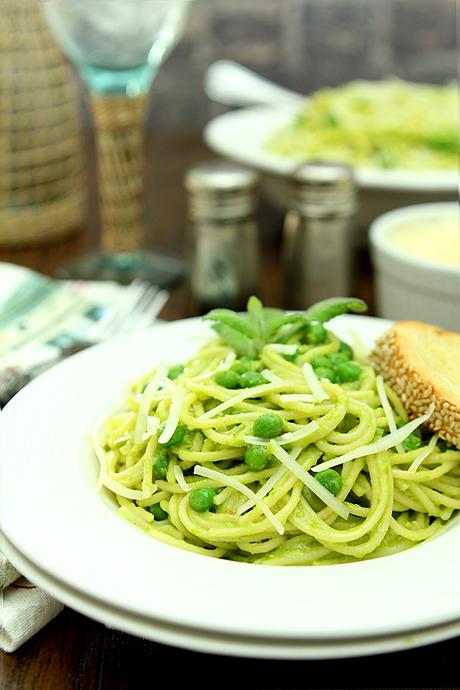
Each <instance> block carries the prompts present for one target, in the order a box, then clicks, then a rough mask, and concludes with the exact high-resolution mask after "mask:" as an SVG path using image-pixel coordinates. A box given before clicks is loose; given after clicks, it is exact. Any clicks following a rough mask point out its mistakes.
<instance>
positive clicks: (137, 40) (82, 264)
mask: <svg viewBox="0 0 460 690" xmlns="http://www.w3.org/2000/svg"><path fill="white" fill-rule="evenodd" d="M191 1H192V0H42V7H43V10H44V14H45V17H46V19H47V21H48V24H49V26H50V28H51V30H52V32H53V34H54V36H55V38H56V40H57V42H58V44H59V45H60V46H61V48H62V50H63V52H64V53H65V54H66V55H67V57H68V58H69V59H70V60H71V61H72V63H73V64H74V65H75V66H76V68H77V70H78V72H79V74H80V76H81V78H82V80H83V82H84V83H85V85H86V86H87V92H88V100H89V104H90V108H91V113H92V117H93V121H94V127H95V139H96V152H97V163H98V175H99V200H100V216H101V240H100V251H99V252H96V253H94V254H89V255H85V256H82V257H77V258H76V259H73V260H71V261H70V262H68V263H67V264H66V265H64V266H63V267H61V270H60V275H61V276H65V277H72V278H83V279H111V280H117V281H119V282H129V281H131V280H132V279H133V278H141V279H143V280H147V281H149V282H152V283H155V284H157V285H160V286H162V287H167V286H171V285H172V284H174V283H175V282H177V281H178V280H180V278H181V277H182V276H183V273H184V266H183V262H182V261H180V260H179V259H175V258H173V257H169V256H164V255H159V254H156V253H154V252H149V251H145V250H143V249H142V237H143V143H142V140H143V133H144V123H145V117H146V113H147V108H148V103H149V95H150V87H151V85H152V82H153V80H154V78H155V76H156V74H157V72H158V70H159V68H160V66H161V64H162V62H163V61H164V60H165V58H166V57H167V56H168V55H169V53H170V52H171V50H172V49H173V48H174V46H175V45H176V43H177V42H178V40H179V38H180V37H181V35H182V32H183V30H184V27H185V24H186V19H187V12H188V8H189V5H190V3H191Z"/></svg>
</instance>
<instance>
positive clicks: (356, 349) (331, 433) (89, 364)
mask: <svg viewBox="0 0 460 690" xmlns="http://www.w3.org/2000/svg"><path fill="white" fill-rule="evenodd" d="M365 308H366V306H365V304H364V303H363V302H361V300H356V299H345V298H339V299H332V300H326V301H324V302H321V303H318V304H317V305H313V306H312V307H310V308H309V309H308V310H307V311H306V312H303V313H296V314H292V313H285V312H282V311H280V310H276V309H266V308H265V309H264V308H263V306H262V304H261V303H260V301H259V300H258V299H257V298H255V297H253V298H251V299H250V301H249V303H248V311H247V312H246V313H244V314H235V313H234V312H230V311H228V310H224V309H220V310H214V311H213V312H211V313H210V314H209V315H208V316H207V318H206V319H188V320H184V321H178V322H175V323H171V324H161V325H158V326H156V327H155V328H153V329H152V330H151V332H149V333H147V334H146V335H145V336H143V337H142V338H141V339H140V338H138V337H137V338H133V337H123V338H120V339H118V340H116V341H112V342H111V343H107V344H103V345H99V346H96V347H94V348H91V349H89V350H87V351H86V352H82V353H80V354H78V355H75V356H74V357H72V358H70V359H69V360H67V361H65V362H63V363H61V364H60V365H58V366H56V367H55V368H53V369H52V370H50V371H48V372H46V373H45V374H43V375H42V376H41V377H39V378H38V379H36V380H35V381H33V382H32V383H31V384H29V385H28V386H27V387H26V388H25V389H24V390H23V391H22V392H20V393H19V394H18V395H17V396H16V397H15V398H14V399H13V400H12V401H11V402H10V403H9V404H8V405H7V407H6V408H5V410H4V411H3V412H2V435H1V443H2V446H1V463H2V467H1V472H2V485H1V492H2V496H1V499H2V503H1V505H2V509H1V520H2V525H1V527H2V531H3V533H4V535H5V537H6V538H7V540H9V542H10V543H11V544H12V545H13V546H14V548H15V549H16V550H17V551H18V552H19V553H21V554H22V555H23V556H24V558H25V559H29V560H30V562H32V563H33V564H35V566H36V567H37V568H39V569H41V570H42V571H43V572H46V573H48V574H49V575H50V576H52V578H53V579H55V580H56V581H59V582H60V583H61V584H62V585H63V586H65V587H67V588H72V589H73V590H74V591H77V592H80V593H81V594H82V595H83V596H85V597H88V598H91V600H94V601H97V602H100V603H101V606H105V607H107V606H109V607H110V606H111V607H116V609H117V611H119V612H121V615H122V613H123V611H124V612H125V613H126V616H128V615H129V616H133V615H134V616H139V617H142V618H143V619H148V620H150V621H151V622H154V621H157V622H158V625H160V624H169V625H174V626H179V627H180V628H182V629H184V630H185V629H195V630H198V631H201V632H202V633H203V634H204V631H206V633H211V634H212V633H214V634H216V635H219V634H220V635H238V636H244V637H246V638H247V639H248V640H254V639H256V638H257V639H262V640H267V641H268V640H272V641H273V640H278V641H280V644H281V641H284V642H287V641H289V640H291V641H293V640H297V641H299V640H305V641H308V640H313V639H314V640H320V641H323V642H325V641H327V640H343V641H345V640H349V639H351V638H356V639H357V638H359V639H363V638H366V637H367V636H369V637H372V636H374V637H375V636H385V635H395V634H398V635H402V634H406V633H407V634H409V633H410V632H411V631H412V632H415V631H417V630H421V629H423V628H428V627H430V626H439V625H444V624H451V623H454V622H455V621H457V620H458V619H460V581H459V578H458V573H459V572H460V525H459V520H458V514H459V511H460V451H459V450H458V449H457V445H458V437H457V427H459V426H460V423H459V422H458V419H457V417H456V416H455V414H456V413H455V410H454V412H452V409H451V408H449V409H448V412H446V405H445V403H446V400H445V395H444V398H442V400H441V401H440V400H439V399H438V397H437V389H436V386H434V387H433V386H432V384H431V383H430V382H427V383H426V385H425V384H424V383H423V380H422V379H423V377H422V374H423V371H422V370H421V373H420V372H418V373H417V372H416V374H417V375H415V374H414V376H413V378H411V372H412V374H413V373H414V372H413V370H412V369H411V363H410V362H409V364H407V362H405V360H404V361H402V360H401V357H402V354H401V353H402V345H403V344H404V343H405V342H407V341H408V340H410V338H411V337H412V335H411V332H409V331H410V329H409V326H407V327H405V326H404V324H402V326H401V328H400V329H399V330H398V327H397V326H396V327H394V326H392V324H391V323H390V322H388V321H384V320H381V319H375V318H370V317H366V316H362V315H361V313H362V312H363V311H364V310H365ZM346 312H355V313H354V314H349V313H346ZM413 328H415V326H413ZM404 329H406V330H404ZM427 329H428V327H426V329H425V330H423V331H422V334H421V335H420V334H419V333H418V332H417V334H416V337H414V338H413V340H414V341H415V342H419V341H420V342H423V339H424V338H425V337H428V336H429V337H432V336H433V334H432V333H431V332H429V333H428V332H427ZM438 330H439V329H438ZM442 335H443V336H444V335H445V338H446V339H445V340H443V341H442V342H443V343H445V342H447V345H446V347H451V346H452V345H451V343H450V340H449V337H450V336H452V337H459V336H453V335H452V334H442ZM393 336H394V337H393ZM436 337H437V334H436ZM439 337H441V336H439ZM398 338H399V340H398ZM395 342H397V343H399V345H401V347H399V349H398V348H397V347H396V345H395ZM376 343H377V345H376ZM392 348H393V349H392ZM371 351H372V354H371V355H370V356H369V353H370V352H371ZM395 353H396V354H395ZM416 354H417V353H416ZM419 354H420V353H418V355H419ZM393 355H394V356H396V355H398V356H400V359H399V360H398V359H396V364H395V367H393V369H392V359H391V357H393ZM418 355H417V356H418ZM456 356H458V355H456ZM420 367H421V365H420ZM421 377H422V378H421ZM433 380H434V374H433ZM390 384H391V385H390ZM401 386H402V387H401ZM417 386H418V387H417ZM411 391H412V393H411ZM414 391H415V392H414ZM446 395H447V394H446ZM449 415H450V416H449ZM153 624H154V623H152V625H153ZM158 639H160V640H161V639H162V637H161V632H159V633H158ZM192 646H193V645H192ZM299 655H300V656H302V654H301V653H300V654H299Z"/></svg>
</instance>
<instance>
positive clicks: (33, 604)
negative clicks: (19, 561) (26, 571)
mask: <svg viewBox="0 0 460 690" xmlns="http://www.w3.org/2000/svg"><path fill="white" fill-rule="evenodd" d="M0 591H1V595H0V596H1V597H2V600H3V605H2V607H1V608H0V612H1V629H0V649H2V650H3V651H4V652H14V651H15V650H16V649H18V648H19V647H20V646H21V645H22V644H23V643H24V642H26V641H27V640H29V639H30V638H31V637H32V636H33V635H35V633H36V632H38V631H39V630H41V628H43V627H44V626H45V625H46V624H47V623H49V621H50V620H52V619H53V618H54V617H55V616H57V615H58V613H60V612H61V611H62V609H63V608H64V607H63V605H62V604H60V603H59V602H58V601H56V600H55V599H53V598H52V597H50V595H49V594H47V593H46V592H44V591H43V590H42V589H40V588H39V587H36V586H35V585H34V584H32V583H31V582H29V581H28V580H26V579H25V578H24V577H21V574H20V573H19V572H18V571H17V570H16V568H15V567H14V566H13V565H12V564H11V563H10V562H9V561H8V560H7V558H6V557H5V556H4V555H3V554H2V553H1V552H0Z"/></svg>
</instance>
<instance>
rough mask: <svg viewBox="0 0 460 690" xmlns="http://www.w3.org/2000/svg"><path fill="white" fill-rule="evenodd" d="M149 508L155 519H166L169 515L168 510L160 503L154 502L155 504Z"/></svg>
mask: <svg viewBox="0 0 460 690" xmlns="http://www.w3.org/2000/svg"><path fill="white" fill-rule="evenodd" d="M148 510H149V512H150V513H152V515H153V517H154V518H155V520H166V518H167V517H168V513H167V512H166V510H163V508H162V507H161V506H160V504H159V503H154V504H153V505H151V506H149V508H148Z"/></svg>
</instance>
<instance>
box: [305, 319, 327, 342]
mask: <svg viewBox="0 0 460 690" xmlns="http://www.w3.org/2000/svg"><path fill="white" fill-rule="evenodd" d="M326 337H327V331H326V329H325V328H324V326H323V324H322V323H319V322H315V321H314V322H313V323H309V324H308V326H307V330H306V333H305V339H306V341H307V343H309V344H310V345H320V344H321V343H324V341H325V340H326Z"/></svg>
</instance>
